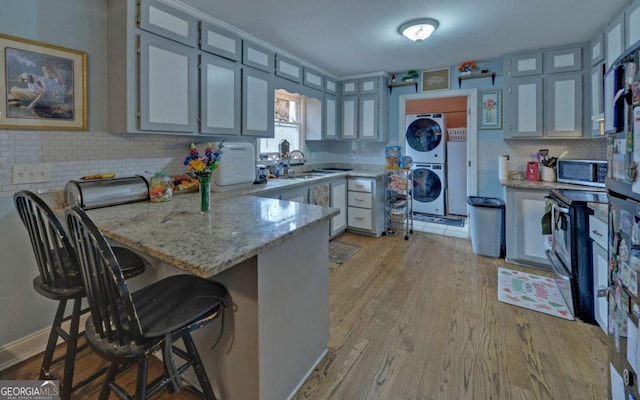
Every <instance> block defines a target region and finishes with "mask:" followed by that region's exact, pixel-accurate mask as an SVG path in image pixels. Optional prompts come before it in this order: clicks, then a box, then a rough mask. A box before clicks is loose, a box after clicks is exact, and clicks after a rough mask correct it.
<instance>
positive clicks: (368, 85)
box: [358, 77, 379, 94]
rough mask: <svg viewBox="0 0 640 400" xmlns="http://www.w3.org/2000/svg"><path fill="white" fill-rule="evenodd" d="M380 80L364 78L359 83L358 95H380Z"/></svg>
mask: <svg viewBox="0 0 640 400" xmlns="http://www.w3.org/2000/svg"><path fill="white" fill-rule="evenodd" d="M378 89H379V87H378V78H377V77H372V78H362V79H360V81H359V82H358V94H373V93H378Z"/></svg>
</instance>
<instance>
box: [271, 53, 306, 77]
mask: <svg viewBox="0 0 640 400" xmlns="http://www.w3.org/2000/svg"><path fill="white" fill-rule="evenodd" d="M276 75H278V76H281V77H283V78H285V79H289V80H290V81H293V82H297V83H300V82H302V65H301V64H300V63H299V62H297V61H294V60H292V59H290V58H287V57H285V56H283V55H281V54H276Z"/></svg>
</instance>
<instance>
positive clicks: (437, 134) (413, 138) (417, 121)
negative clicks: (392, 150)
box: [405, 113, 446, 164]
mask: <svg viewBox="0 0 640 400" xmlns="http://www.w3.org/2000/svg"><path fill="white" fill-rule="evenodd" d="M406 127H407V129H406V131H405V153H406V154H407V155H408V156H410V157H411V158H412V159H413V162H414V163H416V162H422V163H433V164H445V163H446V151H445V143H446V134H445V132H446V131H445V124H444V114H442V113H435V114H410V115H407V116H406Z"/></svg>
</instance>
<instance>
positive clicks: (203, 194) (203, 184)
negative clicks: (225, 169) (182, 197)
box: [198, 174, 211, 213]
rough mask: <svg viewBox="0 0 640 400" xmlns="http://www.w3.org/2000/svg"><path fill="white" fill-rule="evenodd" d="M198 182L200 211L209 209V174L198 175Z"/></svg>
mask: <svg viewBox="0 0 640 400" xmlns="http://www.w3.org/2000/svg"><path fill="white" fill-rule="evenodd" d="M198 182H199V183H200V189H199V190H200V212H203V213H206V212H209V210H211V174H202V175H198Z"/></svg>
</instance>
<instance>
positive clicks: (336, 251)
mask: <svg viewBox="0 0 640 400" xmlns="http://www.w3.org/2000/svg"><path fill="white" fill-rule="evenodd" d="M358 250H360V246H358V245H357V244H352V243H345V242H341V241H339V240H332V241H330V242H329V261H332V262H334V263H337V264H343V263H345V262H346V261H347V260H348V259H350V258H351V257H353V255H354V254H356V253H357V252H358Z"/></svg>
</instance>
